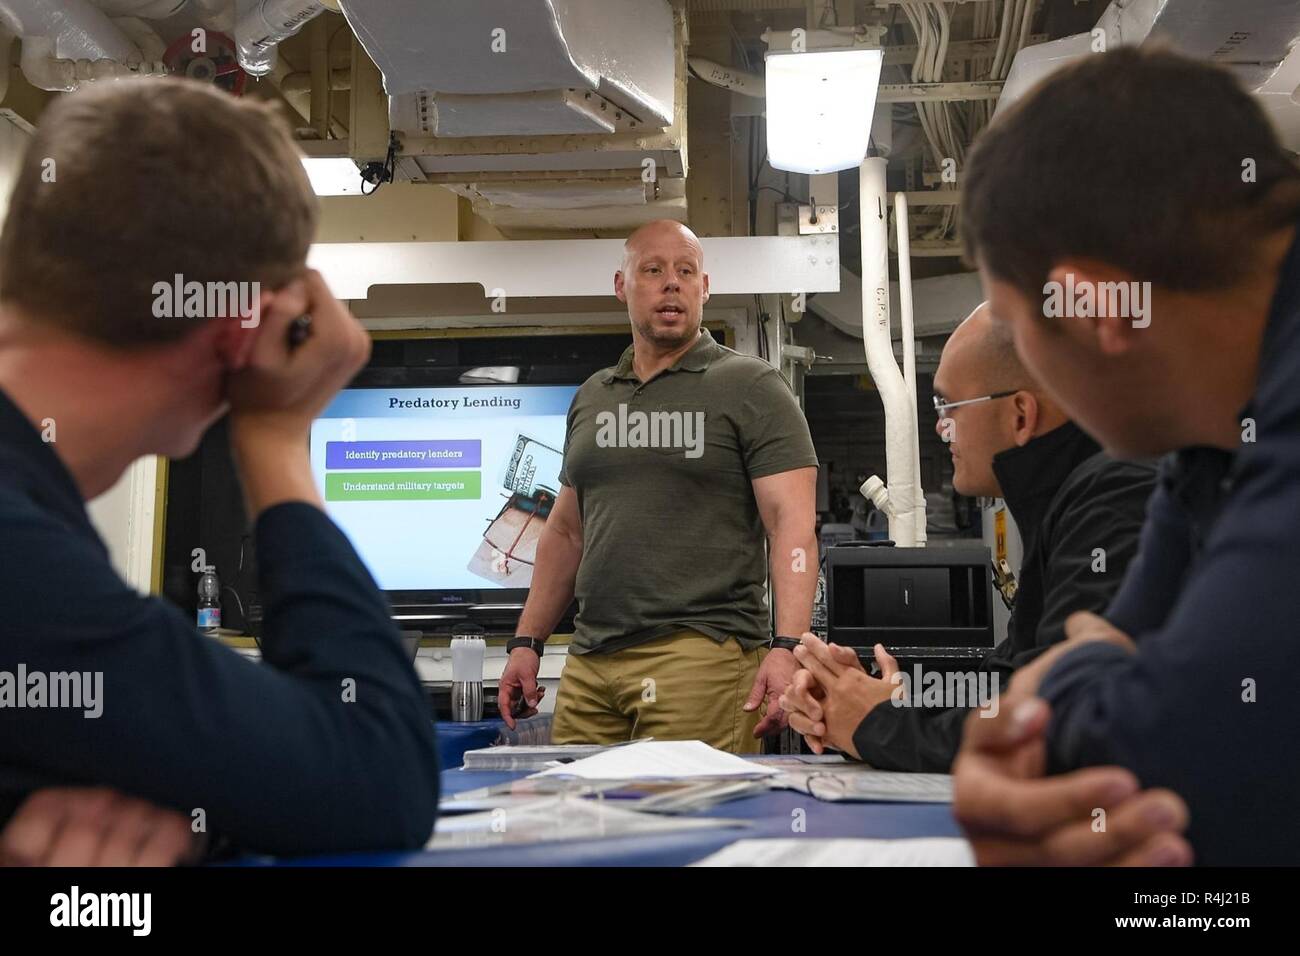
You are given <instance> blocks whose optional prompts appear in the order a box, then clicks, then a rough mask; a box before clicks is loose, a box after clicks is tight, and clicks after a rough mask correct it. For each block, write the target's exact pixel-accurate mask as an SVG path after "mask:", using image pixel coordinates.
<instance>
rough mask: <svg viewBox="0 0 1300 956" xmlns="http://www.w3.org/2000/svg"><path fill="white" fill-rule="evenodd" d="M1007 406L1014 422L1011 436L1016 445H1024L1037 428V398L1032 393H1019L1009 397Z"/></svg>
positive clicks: (1038, 410)
mask: <svg viewBox="0 0 1300 956" xmlns="http://www.w3.org/2000/svg"><path fill="white" fill-rule="evenodd" d="M1008 404H1009V405H1010V406H1011V408H1012V411H1013V414H1014V415H1015V421H1014V422H1012V425H1011V428H1012V435H1013V436H1014V437H1015V440H1016V444H1017V445H1026V444H1028V443H1029V439H1031V438H1033V437H1034V431H1035V429H1037V428H1038V419H1039V413H1040V408H1039V405H1038V398H1037V396H1035V395H1034V393H1033V392H1026V391H1019V392H1016V394H1014V395H1012V396H1011V401H1010V402H1008Z"/></svg>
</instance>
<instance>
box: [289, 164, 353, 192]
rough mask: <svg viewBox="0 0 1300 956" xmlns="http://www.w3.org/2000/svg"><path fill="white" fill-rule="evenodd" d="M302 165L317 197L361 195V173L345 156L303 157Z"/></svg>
mask: <svg viewBox="0 0 1300 956" xmlns="http://www.w3.org/2000/svg"><path fill="white" fill-rule="evenodd" d="M302 165H303V167H304V168H306V170H307V178H308V179H310V180H311V188H312V189H313V190H314V191H315V193H316V195H317V196H360V195H361V185H362V183H361V171H360V170H359V169H357V164H356V163H354V162H353V161H352V160H350V159H348V158H347V157H346V156H304V157H303V158H302Z"/></svg>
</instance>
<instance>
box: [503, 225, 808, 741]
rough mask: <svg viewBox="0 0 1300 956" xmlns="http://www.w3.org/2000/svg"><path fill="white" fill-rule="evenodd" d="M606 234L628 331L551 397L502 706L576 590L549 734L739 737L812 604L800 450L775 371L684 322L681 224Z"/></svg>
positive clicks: (687, 235) (777, 680)
mask: <svg viewBox="0 0 1300 956" xmlns="http://www.w3.org/2000/svg"><path fill="white" fill-rule="evenodd" d="M624 250H625V251H624V257H623V264H622V268H621V269H620V270H619V271H618V272H616V273H615V275H614V292H615V294H616V295H617V296H618V298H619V299H620V300H621V301H623V302H626V303H627V310H628V317H629V318H630V319H631V323H632V345H631V346H630V347H629V348H628V349H627V351H626V352H624V353H623V356H622V358H621V359H620V360H619V362H618V364H617V365H615V366H614V367H613V368H608V369H605V370H604V371H601V372H597V373H596V374H595V375H593V376H592V377H591V378H589V379H588V380H587V381H586V382H585V383H584V384H583V386H582V388H581V389H580V390H579V391H578V394H577V395H576V396H575V398H574V400H573V405H572V407H571V408H570V409H569V420H568V435H567V437H566V441H565V455H564V474H563V476H562V479H561V480H562V482H563V485H564V487H563V489H562V490H561V492H560V495H559V497H558V499H557V500H556V503H555V507H554V509H553V510H552V512H551V515H550V517H549V519H548V520H547V522H546V528H545V530H544V531H543V533H542V537H541V540H540V542H539V543H538V548H537V561H536V565H535V567H534V570H533V581H532V588H531V590H530V591H529V594H528V601H527V603H526V605H525V606H524V611H523V614H522V615H521V616H520V619H519V628H518V631H517V636H516V637H515V638H514V640H512V641H511V642H510V658H509V661H508V662H507V665H506V669H505V672H504V674H503V675H502V677H501V690H500V700H501V712H502V716H503V717H504V718H505V720H506V723H507V724H510V725H511V726H513V724H514V719H513V716H514V715H513V714H512V710H513V709H516V704H518V703H519V700H520V697H522V698H523V701H522V706H521V707H520V708H519V709H520V710H521V713H520V714H519V716H528V715H531V714H535V713H536V712H537V709H536V708H537V705H538V703H539V702H540V700H541V697H542V694H543V693H544V691H545V689H544V688H539V687H538V686H537V668H538V662H539V658H540V654H541V653H542V652H543V650H544V645H543V642H544V641H545V639H546V638H547V637H548V636H549V635H550V633H551V631H552V630H553V629H554V627H555V625H556V623H557V622H558V621H559V619H560V616H561V615H562V614H563V613H564V611H565V609H566V608H567V607H568V606H569V604H570V602H571V601H572V600H573V598H574V597H575V596H576V597H577V599H578V616H577V619H576V622H575V629H574V636H573V642H572V643H571V644H570V645H569V656H568V659H567V661H566V663H565V667H564V672H563V676H562V677H561V679H560V689H559V696H558V698H557V700H556V705H555V723H554V726H553V729H552V734H551V739H552V741H553V742H555V743H605V744H608V743H617V742H619V741H624V740H630V739H633V738H637V737H654V738H655V739H657V740H694V739H698V740H703V741H705V742H706V743H709V744H711V745H713V746H715V747H718V748H719V749H722V750H728V751H732V752H736V753H745V752H755V751H757V750H758V749H759V738H761V737H762V736H764V735H766V734H769V733H772V732H775V731H777V730H779V729H780V728H781V727H782V726H784V724H785V715H784V714H783V713H782V711H781V707H780V705H779V703H778V702H779V700H780V697H781V694H782V693H783V692H784V691H785V688H786V686H787V685H788V684H789V683H790V680H791V678H792V677H793V675H794V672H795V670H796V669H797V667H798V665H797V664H796V662H795V659H794V655H793V654H792V653H791V648H792V647H793V646H794V644H795V643H797V638H798V636H799V635H801V634H803V632H804V631H806V630H808V626H809V619H810V616H811V613H812V601H813V594H814V591H815V590H816V585H817V541H816V538H815V536H814V532H813V528H814V509H815V485H816V476H817V456H816V453H815V452H814V450H813V444H812V439H811V437H810V436H809V434H808V424H807V422H806V421H805V420H804V417H803V413H802V412H801V411H800V409H799V405H798V403H797V402H796V400H795V398H794V396H793V395H792V394H791V392H790V389H789V387H788V386H787V385H786V383H785V380H784V379H783V378H782V377H781V375H780V373H779V372H778V371H777V370H776V369H774V368H773V367H772V366H770V365H768V364H767V363H766V362H764V361H762V360H760V359H757V358H754V357H752V356H746V355H741V354H739V353H737V352H734V351H732V350H731V349H729V348H726V347H725V346H722V345H720V344H718V343H717V342H715V341H714V340H713V338H712V336H710V335H709V332H708V330H707V329H703V328H701V327H700V323H701V320H702V319H703V315H704V303H705V302H707V301H708V298H709V277H708V276H707V275H706V274H705V272H704V269H703V266H704V253H703V249H702V248H701V246H700V242H699V240H698V239H697V238H696V237H695V235H694V233H692V232H691V231H690V230H689V229H687V228H686V227H685V226H683V225H681V224H680V223H677V222H673V221H671V220H661V221H658V222H652V223H649V224H647V225H645V226H643V227H641V228H640V229H638V230H637V231H636V232H635V233H633V234H632V236H631V237H630V238H629V239H628V240H627V243H626V245H625V247H624ZM765 541H766V543H767V544H768V546H769V547H770V551H771V555H772V560H771V574H772V586H773V591H774V593H775V601H776V615H777V617H776V627H775V634H773V629H772V627H771V625H770V623H769V615H768V608H767V601H766V588H765V583H766V580H767V574H768V560H767V556H766V554H765V549H764V543H765ZM774 638H775V641H774V640H773V639H774ZM773 645H775V646H773ZM764 708H765V713H764V712H763V711H764Z"/></svg>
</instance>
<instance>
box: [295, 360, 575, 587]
mask: <svg viewBox="0 0 1300 956" xmlns="http://www.w3.org/2000/svg"><path fill="white" fill-rule="evenodd" d="M577 390H578V389H577V386H574V385H507V386H480V385H466V386H455V387H450V388H354V389H346V390H344V391H342V392H340V393H339V395H338V396H337V397H336V398H335V399H334V401H333V402H332V403H331V404H330V406H329V407H328V408H327V409H326V410H325V413H324V414H323V415H322V416H321V417H320V418H319V419H317V420H316V422H315V423H314V424H313V425H312V429H311V462H312V470H313V472H314V474H315V476H316V483H317V485H318V486H319V487H320V489H321V494H322V496H323V497H324V499H325V508H326V510H327V511H328V512H329V515H330V517H331V518H333V519H334V521H335V522H336V523H337V524H338V525H339V527H340V528H342V529H343V531H344V533H346V534H347V536H348V537H349V538H350V539H351V540H352V544H353V546H354V547H355V548H356V549H357V553H358V554H360V555H361V559H362V560H363V561H365V563H366V565H367V566H368V567H369V568H370V573H371V574H373V575H374V578H375V580H376V581H377V582H378V583H379V586H380V587H381V588H383V589H384V590H386V591H421V590H459V589H470V588H494V587H495V588H526V587H528V585H529V583H530V582H531V580H532V570H533V561H534V559H535V557H536V554H537V541H538V539H539V537H540V535H541V530H542V528H543V527H545V524H546V519H547V516H549V514H550V511H551V507H552V505H553V504H554V502H555V498H556V497H557V496H558V495H559V493H560V466H561V462H562V452H563V448H564V426H565V418H566V416H567V414H568V411H569V404H570V403H571V402H572V400H573V396H574V394H575V393H576V392H577Z"/></svg>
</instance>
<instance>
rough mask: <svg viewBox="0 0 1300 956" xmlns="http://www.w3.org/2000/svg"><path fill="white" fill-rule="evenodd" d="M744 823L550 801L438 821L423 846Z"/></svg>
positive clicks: (585, 802)
mask: <svg viewBox="0 0 1300 956" xmlns="http://www.w3.org/2000/svg"><path fill="white" fill-rule="evenodd" d="M748 825H749V824H747V823H745V822H744V821H740V820H716V819H709V818H707V817H665V816H656V815H655V814H651V813H638V812H636V811H635V810H625V809H623V808H622V807H614V806H610V805H609V804H608V803H605V802H601V801H590V800H569V799H565V798H564V797H552V798H550V799H543V800H533V801H531V802H529V803H525V804H522V805H519V806H514V807H501V808H498V809H494V810H491V811H489V812H487V813H469V814H465V815H463V816H451V817H439V818H438V823H437V826H436V828H435V829H434V833H433V836H432V837H431V838H430V839H429V842H428V843H427V844H426V845H425V848H426V849H429V850H440V849H454V848H461V849H464V848H467V847H483V846H498V845H501V844H528V843H548V842H552V841H556V840H596V839H601V838H604V837H614V836H626V835H628V834H634V833H635V834H646V833H672V832H676V831H681V830H710V829H718V828H722V827H746V826H748Z"/></svg>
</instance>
